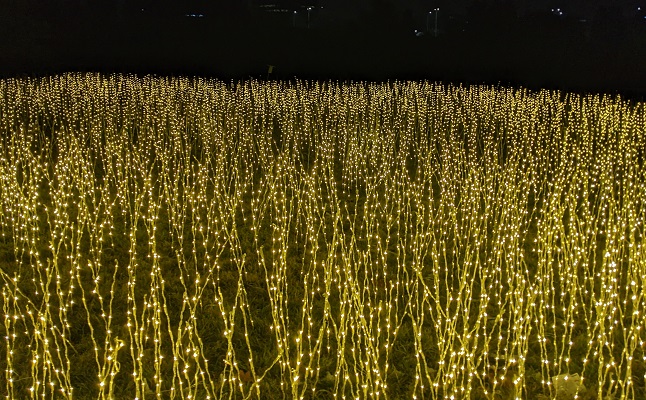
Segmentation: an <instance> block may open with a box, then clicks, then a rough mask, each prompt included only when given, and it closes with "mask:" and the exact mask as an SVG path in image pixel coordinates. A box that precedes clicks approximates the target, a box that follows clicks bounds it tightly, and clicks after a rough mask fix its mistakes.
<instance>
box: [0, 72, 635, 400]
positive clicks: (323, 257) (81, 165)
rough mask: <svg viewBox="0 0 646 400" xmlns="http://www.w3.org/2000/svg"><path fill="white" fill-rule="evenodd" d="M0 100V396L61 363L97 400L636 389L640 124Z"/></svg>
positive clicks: (340, 100)
mask: <svg viewBox="0 0 646 400" xmlns="http://www.w3.org/2000/svg"><path fill="white" fill-rule="evenodd" d="M0 93H1V94H2V96H0V127H1V128H2V130H3V132H5V133H6V134H4V135H2V137H1V138H0V201H1V204H2V213H0V231H1V234H2V237H1V238H0V243H1V244H2V245H3V246H4V247H3V248H10V249H11V250H12V251H10V252H8V253H7V255H4V253H3V257H4V259H3V261H2V262H3V264H2V265H3V268H2V269H0V273H1V275H2V285H3V286H2V309H3V314H4V318H3V324H4V332H5V333H4V341H5V346H3V360H2V365H3V368H4V369H5V371H4V373H5V378H6V379H5V380H4V381H3V382H5V384H4V385H5V386H4V387H3V393H6V394H7V395H6V396H7V398H8V399H9V398H28V397H31V398H36V397H39V398H40V397H52V396H54V393H56V396H63V397H66V398H73V397H74V396H72V395H73V394H74V395H75V396H77V397H78V396H79V394H78V393H79V391H80V389H81V388H78V387H76V388H75V387H74V382H75V376H74V375H73V373H74V367H75V363H76V362H78V360H79V359H80V357H81V355H80V354H78V350H79V348H77V347H79V343H80V342H83V344H84V346H85V347H87V349H89V350H87V349H84V350H83V351H89V352H90V353H89V354H91V355H92V356H93V358H94V364H95V372H96V376H94V377H93V379H95V386H94V387H93V388H92V389H89V390H92V391H93V392H92V393H93V395H94V396H95V397H98V398H116V397H118V396H124V395H125V396H130V397H136V398H144V397H148V396H150V395H151V394H153V395H155V396H157V397H158V398H162V397H165V396H169V395H170V396H171V397H174V396H176V397H180V398H204V397H206V398H211V397H214V398H221V397H223V396H225V395H227V394H232V393H237V394H240V395H243V396H250V397H254V396H255V397H256V398H264V397H267V396H268V395H269V394H271V393H270V392H267V391H268V390H271V391H277V390H280V391H281V392H282V393H281V395H282V396H283V397H285V396H289V397H293V398H299V399H301V398H308V397H310V396H312V397H313V396H315V393H318V392H322V391H323V390H327V391H329V392H333V395H334V396H335V398H340V397H343V396H351V397H352V398H373V397H374V398H386V397H404V396H405V397H407V398H432V399H439V398H471V397H478V396H480V397H485V398H492V396H495V395H496V394H497V393H500V392H504V393H507V394H509V396H511V397H510V398H532V397H535V396H536V395H537V393H536V391H541V392H542V393H543V394H544V395H551V396H554V395H556V390H557V389H556V388H555V387H554V386H557V385H556V384H555V383H553V382H555V381H553V380H552V378H553V377H556V376H560V375H564V376H565V378H564V381H568V380H569V379H570V377H571V376H573V374H579V375H580V376H581V378H580V382H583V381H584V380H585V385H586V387H587V390H589V391H590V390H592V391H597V392H598V393H599V396H605V395H606V394H612V395H615V396H619V397H621V398H637V397H638V396H639V395H638V394H639V393H644V391H645V390H646V388H644V379H646V377H641V376H639V374H643V370H644V368H643V365H644V364H643V363H644V362H645V361H646V353H645V352H646V344H645V343H646V333H645V332H646V329H645V328H644V321H645V319H644V312H646V311H645V309H644V308H645V305H646V299H645V297H644V295H643V291H644V282H645V280H646V269H645V268H646V261H645V258H644V250H643V245H642V238H643V234H644V232H643V229H644V217H645V213H646V207H645V204H644V201H645V199H646V175H645V172H644V171H645V170H644V160H643V158H644V149H645V148H646V129H645V128H646V119H645V116H644V105H643V104H642V103H635V104H631V103H629V102H626V101H624V100H622V99H620V98H612V97H609V96H599V95H586V96H580V95H571V94H567V95H565V94H562V93H559V92H552V91H539V92H531V91H528V90H525V89H506V88H491V87H485V86H472V87H468V88H463V87H454V86H450V85H440V84H432V83H429V82H423V83H416V82H390V83H387V84H367V83H339V82H312V83H306V82H301V81H296V82H292V83H288V82H265V83H261V82H258V81H253V80H252V81H247V82H240V83H234V82H231V83H230V84H227V83H224V82H220V81H217V80H206V79H201V78H195V79H189V78H159V77H152V76H146V77H138V76H134V75H109V76H105V75H99V74H65V75H60V76H55V77H48V78H39V79H6V80H2V81H0ZM205 327H206V328H205ZM83 330H84V331H85V335H86V336H85V338H79V333H78V332H79V331H83ZM259 342H261V343H260V344H259ZM19 355H24V356H19ZM207 355H208V357H209V359H207ZM213 356H215V359H213ZM537 374H538V376H540V379H539V378H537ZM402 375H404V377H403V378H402ZM122 376H123V377H127V379H129V380H131V381H132V382H134V384H135V385H134V389H132V392H131V393H128V394H124V392H123V391H124V390H126V388H125V387H120V385H117V382H118V378H119V377H122ZM279 380H280V381H279ZM402 382H407V383H406V384H410V386H407V387H400V385H403V383H402ZM268 385H271V389H268V387H269V386H268ZM278 388H279V389H278ZM83 390H88V389H83ZM151 392H152V393H151Z"/></svg>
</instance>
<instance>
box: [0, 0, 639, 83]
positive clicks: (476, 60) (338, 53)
mask: <svg viewBox="0 0 646 400" xmlns="http://www.w3.org/2000/svg"><path fill="white" fill-rule="evenodd" d="M272 5H273V6H272ZM262 6H265V7H262ZM308 6H311V7H312V9H311V10H310V11H309V12H308V11H307V7H308ZM436 8H439V10H440V11H439V12H436V11H434V10H435V9H436ZM552 10H555V11H552ZM645 11H646V0H396V1H395V0H352V1H347V0H302V1H301V0H183V1H168V0H156V1H153V0H54V1H50V2H46V3H43V2H42V1H40V0H5V1H4V2H3V5H2V6H0V40H1V41H0V74H1V75H2V76H14V75H16V74H31V75H38V74H40V75H42V74H48V73H58V72H64V71H100V72H136V73H164V74H189V75H206V76H214V77H221V78H223V79H228V78H235V79H244V78H248V77H250V76H251V77H256V78H267V77H268V76H267V65H274V66H275V67H274V69H273V73H272V75H270V76H269V77H270V78H280V79H284V78H292V77H294V76H297V77H302V78H314V79H354V80H361V79H368V80H385V79H429V80H444V81H453V82H467V83H469V82H486V83H497V82H500V83H503V84H520V85H523V86H528V87H533V86H534V87H553V88H563V89H567V90H583V91H585V90H595V91H596V90H602V91H613V90H614V91H622V92H630V93H638V94H643V93H646V74H644V73H643V71H644V70H646V18H644V17H645V16H646V12H645ZM429 12H430V13H429ZM186 14H193V15H195V16H193V17H190V16H186ZM308 14H309V23H308ZM436 17H437V26H436V25H435V23H436ZM436 29H437V30H436Z"/></svg>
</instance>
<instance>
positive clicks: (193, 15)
mask: <svg viewBox="0 0 646 400" xmlns="http://www.w3.org/2000/svg"><path fill="white" fill-rule="evenodd" d="M184 16H186V17H190V18H202V17H204V14H185V15H184Z"/></svg>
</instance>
